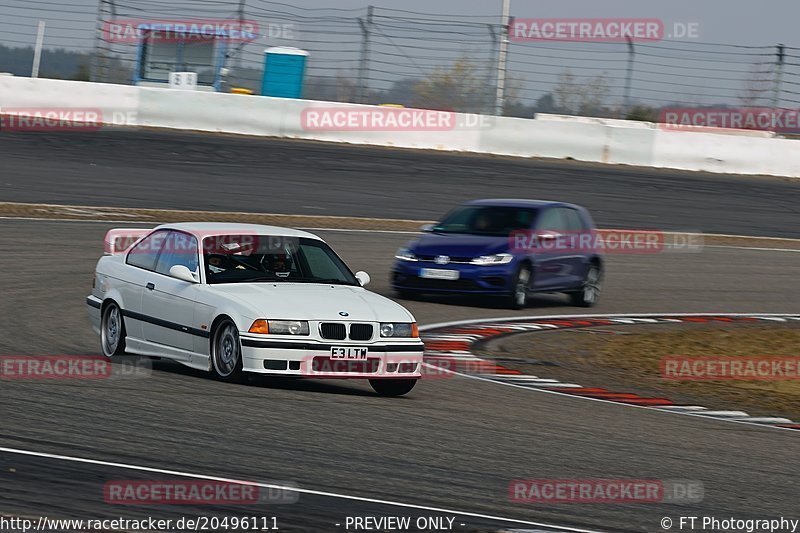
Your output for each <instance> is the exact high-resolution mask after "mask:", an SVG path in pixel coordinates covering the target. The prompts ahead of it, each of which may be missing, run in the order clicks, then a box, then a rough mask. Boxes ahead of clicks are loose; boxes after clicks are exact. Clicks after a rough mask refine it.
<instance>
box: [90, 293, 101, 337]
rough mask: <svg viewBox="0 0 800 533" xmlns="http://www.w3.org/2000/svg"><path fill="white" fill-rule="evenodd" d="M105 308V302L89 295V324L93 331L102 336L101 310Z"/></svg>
mask: <svg viewBox="0 0 800 533" xmlns="http://www.w3.org/2000/svg"><path fill="white" fill-rule="evenodd" d="M101 307H103V302H102V301H101V300H100V298H98V297H96V296H94V295H89V296H87V297H86V311H87V312H88V313H89V322H90V323H91V325H92V330H93V331H94V332H95V333H96V334H98V335H99V334H100V308H101Z"/></svg>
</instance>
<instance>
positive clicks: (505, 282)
mask: <svg viewBox="0 0 800 533" xmlns="http://www.w3.org/2000/svg"><path fill="white" fill-rule="evenodd" d="M423 268H427V269H442V270H457V271H458V273H459V276H458V279H457V280H445V279H429V278H423V277H420V270H421V269H423ZM515 268H516V266H515V264H514V263H513V262H512V263H509V264H506V265H497V266H479V265H467V264H460V263H459V264H447V265H437V264H435V263H432V262H429V261H416V262H411V261H398V262H396V263H395V265H394V267H393V268H392V279H391V281H392V288H393V289H395V290H411V291H419V292H442V293H468V294H508V293H509V292H511V290H512V289H513V286H512V285H513V279H514V269H515Z"/></svg>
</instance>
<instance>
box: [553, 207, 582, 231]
mask: <svg viewBox="0 0 800 533" xmlns="http://www.w3.org/2000/svg"><path fill="white" fill-rule="evenodd" d="M559 211H561V214H562V216H563V217H564V220H565V222H566V227H567V231H574V232H580V231H583V230H584V229H586V228H584V226H583V221H582V220H581V216H580V215H579V214H578V212H577V211H575V210H574V209H570V208H568V207H562V208H561V209H559Z"/></svg>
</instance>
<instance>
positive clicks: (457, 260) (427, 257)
mask: <svg viewBox="0 0 800 533" xmlns="http://www.w3.org/2000/svg"><path fill="white" fill-rule="evenodd" d="M437 257H439V256H438V255H418V256H417V259H419V260H420V261H425V262H427V263H435V262H436V258H437ZM472 259H473V258H472V257H450V258H449V259H448V261H447V262H448V263H469V262H470V261H472ZM445 264H447V263H445Z"/></svg>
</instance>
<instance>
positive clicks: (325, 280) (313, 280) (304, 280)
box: [292, 278, 355, 286]
mask: <svg viewBox="0 0 800 533" xmlns="http://www.w3.org/2000/svg"><path fill="white" fill-rule="evenodd" d="M292 281H296V282H298V283H323V284H326V285H353V286H355V284H354V283H350V282H349V281H345V280H341V279H338V278H301V279H293V280H292Z"/></svg>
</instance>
